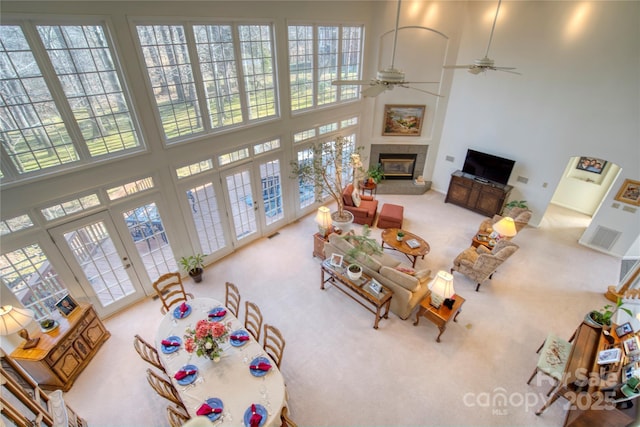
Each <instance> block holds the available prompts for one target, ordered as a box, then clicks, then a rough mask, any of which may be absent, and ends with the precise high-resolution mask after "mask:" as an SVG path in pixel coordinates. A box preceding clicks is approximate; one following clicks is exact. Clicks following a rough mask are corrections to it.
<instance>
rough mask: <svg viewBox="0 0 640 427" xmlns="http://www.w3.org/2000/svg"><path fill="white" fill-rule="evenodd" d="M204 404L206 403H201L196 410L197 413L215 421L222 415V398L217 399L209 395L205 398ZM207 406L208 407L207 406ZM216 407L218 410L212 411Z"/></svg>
mask: <svg viewBox="0 0 640 427" xmlns="http://www.w3.org/2000/svg"><path fill="white" fill-rule="evenodd" d="M205 404H206V405H202V406H201V407H200V408H199V409H198V411H197V414H198V415H204V416H206V417H207V418H209V420H211V421H216V420H217V419H218V418H220V417H221V416H222V412H223V411H222V410H223V409H224V405H223V404H222V400H220V399H218V398H217V397H210V398H209V399H207V400H205ZM207 406H208V408H207ZM216 409H220V412H217V413H216V412H213V411H214V410H216ZM208 411H209V412H208ZM207 412H208V413H207Z"/></svg>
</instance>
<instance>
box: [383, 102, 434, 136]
mask: <svg viewBox="0 0 640 427" xmlns="http://www.w3.org/2000/svg"><path fill="white" fill-rule="evenodd" d="M425 108H426V106H425V105H385V106H384V121H383V125H382V135H384V136H420V135H421V134H422V122H423V121H424V111H425Z"/></svg>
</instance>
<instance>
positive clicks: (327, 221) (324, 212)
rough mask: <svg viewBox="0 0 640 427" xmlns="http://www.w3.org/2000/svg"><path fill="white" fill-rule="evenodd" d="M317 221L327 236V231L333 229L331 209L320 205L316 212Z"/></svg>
mask: <svg viewBox="0 0 640 427" xmlns="http://www.w3.org/2000/svg"><path fill="white" fill-rule="evenodd" d="M316 223H318V229H319V230H320V234H322V237H327V232H328V231H329V230H330V229H331V211H329V208H328V207H326V206H320V207H319V208H318V213H317V214H316Z"/></svg>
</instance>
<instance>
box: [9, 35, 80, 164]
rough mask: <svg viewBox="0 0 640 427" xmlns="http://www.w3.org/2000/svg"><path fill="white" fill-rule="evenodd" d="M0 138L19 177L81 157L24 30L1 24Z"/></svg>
mask: <svg viewBox="0 0 640 427" xmlns="http://www.w3.org/2000/svg"><path fill="white" fill-rule="evenodd" d="M0 139H1V140H2V144H3V146H4V148H5V150H6V152H7V154H8V156H9V158H10V159H11V162H12V163H13V165H14V166H15V168H16V170H17V172H18V173H20V174H22V173H26V172H34V171H39V170H41V169H46V168H50V167H53V166H59V165H62V164H66V163H70V162H75V161H77V160H78V159H79V157H78V153H77V152H76V149H75V147H74V146H73V142H72V141H71V137H70V136H69V134H68V133H67V129H66V127H65V126H64V123H63V122H62V117H61V116H60V113H59V111H58V107H57V106H56V104H55V103H54V102H53V98H52V96H51V93H50V92H49V88H48V87H47V85H46V83H45V80H44V78H43V76H42V73H41V72H40V68H39V67H38V64H37V63H36V61H35V57H34V56H33V54H32V53H31V48H30V46H29V44H28V42H27V40H26V38H25V36H24V33H23V31H22V28H20V27H19V26H14V25H11V26H5V25H3V26H0Z"/></svg>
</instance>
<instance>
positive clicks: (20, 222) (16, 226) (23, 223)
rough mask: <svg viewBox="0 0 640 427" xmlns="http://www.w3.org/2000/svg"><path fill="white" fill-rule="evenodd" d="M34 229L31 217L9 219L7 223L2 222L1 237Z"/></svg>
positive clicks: (0, 226)
mask: <svg viewBox="0 0 640 427" xmlns="http://www.w3.org/2000/svg"><path fill="white" fill-rule="evenodd" d="M30 227H33V221H31V218H29V215H26V214H25V215H20V216H16V217H14V218H9V219H7V220H5V221H0V236H4V235H6V234H10V233H15V232H16V231H20V230H24V229H27V228H30Z"/></svg>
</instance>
